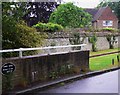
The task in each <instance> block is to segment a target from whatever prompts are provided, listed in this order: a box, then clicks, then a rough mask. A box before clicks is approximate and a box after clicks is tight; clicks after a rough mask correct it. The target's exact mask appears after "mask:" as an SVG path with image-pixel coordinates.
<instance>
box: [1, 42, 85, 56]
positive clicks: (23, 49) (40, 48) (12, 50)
mask: <svg viewBox="0 0 120 95" xmlns="http://www.w3.org/2000/svg"><path fill="white" fill-rule="evenodd" d="M85 45H86V44H80V45H67V46H48V47H37V48H19V49H7V50H0V53H5V52H16V51H18V52H19V57H20V58H22V57H23V54H22V52H23V51H31V50H46V49H47V50H49V54H50V49H55V48H56V49H58V48H69V47H83V46H85Z"/></svg>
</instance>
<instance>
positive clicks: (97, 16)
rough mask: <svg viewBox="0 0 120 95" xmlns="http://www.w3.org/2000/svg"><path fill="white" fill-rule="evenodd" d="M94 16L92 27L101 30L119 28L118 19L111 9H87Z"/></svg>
mask: <svg viewBox="0 0 120 95" xmlns="http://www.w3.org/2000/svg"><path fill="white" fill-rule="evenodd" d="M85 11H86V12H88V13H89V14H91V15H92V26H93V27H94V28H95V29H96V28H97V29H98V28H99V29H100V28H106V27H108V28H118V18H117V17H116V15H115V14H114V12H113V11H112V10H111V8H110V7H108V6H107V7H102V8H99V9H85Z"/></svg>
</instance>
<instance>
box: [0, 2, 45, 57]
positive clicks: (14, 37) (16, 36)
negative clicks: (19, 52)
mask: <svg viewBox="0 0 120 95" xmlns="http://www.w3.org/2000/svg"><path fill="white" fill-rule="evenodd" d="M25 5H26V4H25V3H23V2H22V3H21V2H18V3H15V2H4V3H2V49H15V48H26V47H27V48H30V47H37V46H40V45H41V44H42V41H43V36H42V35H41V34H40V33H38V32H37V31H36V29H35V28H31V27H29V26H27V25H26V24H25V23H24V22H23V21H22V17H23V15H24V14H26V12H27V11H25V9H26V8H27V7H26V6H25ZM23 9H24V10H23ZM6 56H12V55H6Z"/></svg>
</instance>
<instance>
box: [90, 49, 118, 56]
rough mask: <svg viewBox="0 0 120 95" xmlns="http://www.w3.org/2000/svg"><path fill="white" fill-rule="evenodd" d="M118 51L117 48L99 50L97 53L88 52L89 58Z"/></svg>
mask: <svg viewBox="0 0 120 95" xmlns="http://www.w3.org/2000/svg"><path fill="white" fill-rule="evenodd" d="M116 51H118V48H115V49H107V50H100V51H98V52H90V56H92V55H97V54H103V53H109V52H116Z"/></svg>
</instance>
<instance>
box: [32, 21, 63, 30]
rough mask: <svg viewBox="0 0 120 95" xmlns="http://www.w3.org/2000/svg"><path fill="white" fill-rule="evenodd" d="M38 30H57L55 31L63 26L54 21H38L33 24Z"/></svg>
mask: <svg viewBox="0 0 120 95" xmlns="http://www.w3.org/2000/svg"><path fill="white" fill-rule="evenodd" d="M33 27H35V28H36V29H37V30H38V31H39V32H57V31H62V30H63V27H62V26H61V25H58V24H54V23H41V22H40V23H38V24H36V25H34V26H33Z"/></svg>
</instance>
